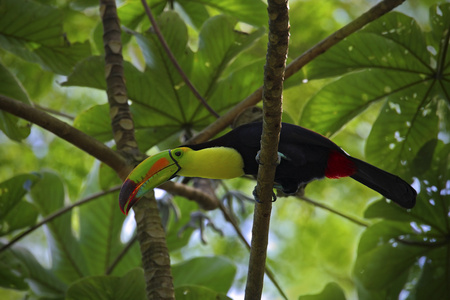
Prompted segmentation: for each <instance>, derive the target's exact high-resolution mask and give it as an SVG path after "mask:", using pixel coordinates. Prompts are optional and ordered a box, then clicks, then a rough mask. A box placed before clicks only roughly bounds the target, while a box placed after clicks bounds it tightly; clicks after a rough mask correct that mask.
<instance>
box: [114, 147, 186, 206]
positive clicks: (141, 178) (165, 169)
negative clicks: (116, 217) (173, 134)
mask: <svg viewBox="0 0 450 300" xmlns="http://www.w3.org/2000/svg"><path fill="white" fill-rule="evenodd" d="M180 169H181V168H180V166H179V165H178V163H177V161H176V160H175V159H173V157H172V154H171V150H167V151H163V152H160V153H158V154H155V155H153V156H150V157H149V158H147V159H146V160H144V161H143V162H141V163H140V164H139V165H138V166H137V167H136V168H134V170H133V171H131V173H130V174H129V175H128V177H127V179H125V181H124V182H123V184H122V188H121V190H120V194H119V205H120V209H121V210H122V212H123V213H124V214H126V215H127V214H128V212H129V211H130V209H131V207H132V206H133V205H134V204H136V202H138V201H139V199H140V198H141V197H142V196H144V194H145V193H147V192H148V191H150V190H151V189H153V188H155V187H157V186H158V185H160V184H162V183H164V182H166V181H167V180H169V179H171V178H172V177H174V176H175V175H176V174H177V173H178V171H179V170H180Z"/></svg>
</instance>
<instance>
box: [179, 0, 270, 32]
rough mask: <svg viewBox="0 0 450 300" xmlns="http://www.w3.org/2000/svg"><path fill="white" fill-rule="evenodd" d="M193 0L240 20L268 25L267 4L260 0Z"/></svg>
mask: <svg viewBox="0 0 450 300" xmlns="http://www.w3.org/2000/svg"><path fill="white" fill-rule="evenodd" d="M181 2H189V0H180V3H181ZM193 2H198V3H201V4H203V5H207V6H210V7H213V8H215V9H217V10H220V11H222V12H224V13H227V14H229V15H230V16H233V17H235V18H237V19H238V20H239V21H242V22H245V23H248V24H251V25H254V26H257V27H261V26H267V25H268V18H267V6H266V4H264V2H263V1H260V0H247V1H236V0H222V1H215V0H193Z"/></svg>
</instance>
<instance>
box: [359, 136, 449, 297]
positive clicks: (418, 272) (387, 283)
mask: <svg viewBox="0 0 450 300" xmlns="http://www.w3.org/2000/svg"><path fill="white" fill-rule="evenodd" d="M449 153H450V147H449V145H443V144H442V143H441V144H438V147H437V148H436V152H435V155H434V157H433V162H432V165H431V166H430V168H429V169H428V171H427V172H424V173H423V174H422V175H420V177H419V178H418V180H417V184H415V185H414V186H415V187H416V188H417V189H418V191H419V195H418V198H417V205H416V207H414V208H413V209H412V210H411V211H409V212H407V211H405V210H403V209H400V208H398V207H396V206H394V205H393V204H387V203H386V202H385V201H383V202H376V203H374V204H372V205H371V206H370V207H369V208H368V209H367V211H366V214H365V216H366V217H371V218H384V219H388V220H389V221H382V222H379V223H377V224H375V225H374V226H371V227H369V228H368V229H367V230H366V231H365V232H364V233H363V236H362V237H361V241H360V245H359V249H358V257H357V260H356V264H355V275H356V278H357V280H358V282H359V283H360V292H361V293H363V294H365V295H366V296H365V297H363V298H362V299H375V298H371V297H372V296H373V295H374V294H379V295H381V294H383V295H385V297H387V296H389V297H392V298H397V297H398V295H399V294H400V293H401V292H402V291H403V290H408V293H409V294H411V295H414V296H415V299H418V300H421V299H430V298H432V299H446V298H448V297H449V296H450V288H449V286H448V284H447V283H448V282H449V281H450V277H449V274H450V270H449V268H450V265H449V264H448V262H449V261H450V257H449V253H450V243H449V241H448V236H449V235H450V226H449V224H450V220H449V217H448V216H449V214H450V196H449V195H450V193H449V185H448V182H449V178H450V155H449ZM411 285H412V286H414V288H413V289H411V288H410V286H411ZM369 295H372V296H369Z"/></svg>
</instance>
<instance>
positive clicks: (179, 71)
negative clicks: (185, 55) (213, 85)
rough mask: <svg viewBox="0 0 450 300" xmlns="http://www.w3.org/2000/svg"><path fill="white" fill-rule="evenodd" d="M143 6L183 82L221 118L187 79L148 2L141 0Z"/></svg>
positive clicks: (210, 110) (204, 104) (208, 108)
mask: <svg viewBox="0 0 450 300" xmlns="http://www.w3.org/2000/svg"><path fill="white" fill-rule="evenodd" d="M141 2H142V5H143V6H144V9H145V13H146V14H147V16H148V18H149V20H150V23H151V24H152V26H153V31H154V32H155V34H156V36H157V37H158V39H159V42H160V43H161V46H162V47H163V48H164V51H165V52H166V53H167V56H168V57H169V59H170V61H171V62H172V64H173V65H174V67H175V69H176V70H177V71H178V73H179V74H180V75H181V78H183V81H184V82H185V83H186V85H187V86H188V88H189V89H190V90H191V91H192V93H193V94H194V96H195V97H196V98H197V99H198V100H199V101H200V103H201V104H202V105H203V106H204V107H205V108H206V109H207V110H208V111H209V112H210V113H211V114H212V115H213V116H214V117H216V118H219V117H220V115H219V114H218V113H217V112H216V111H215V110H214V109H213V108H212V107H211V106H209V104H208V103H207V102H206V100H205V98H203V96H202V95H200V93H199V91H198V90H197V89H196V88H195V87H194V85H193V83H192V82H191V80H190V79H189V78H188V77H187V75H186V73H185V72H184V71H183V69H182V68H181V66H180V64H179V63H178V61H177V59H176V58H175V56H174V55H173V53H172V50H170V47H169V45H168V44H167V42H166V40H165V39H164V36H163V35H162V33H161V30H159V26H158V23H157V22H156V20H155V18H154V17H153V14H152V11H151V9H150V7H149V6H148V5H147V1H146V0H141Z"/></svg>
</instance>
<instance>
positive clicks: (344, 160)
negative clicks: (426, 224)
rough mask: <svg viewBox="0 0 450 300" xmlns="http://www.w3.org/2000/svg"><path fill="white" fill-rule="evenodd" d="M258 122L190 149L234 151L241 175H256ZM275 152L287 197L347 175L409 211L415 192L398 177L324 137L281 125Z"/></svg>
mask: <svg viewBox="0 0 450 300" xmlns="http://www.w3.org/2000/svg"><path fill="white" fill-rule="evenodd" d="M261 133H262V123H260V122H259V123H250V124H246V125H242V126H240V127H238V128H236V129H234V130H232V131H230V132H229V133H227V134H225V135H223V136H221V137H219V138H217V139H214V140H211V141H209V142H206V143H202V144H197V145H188V146H187V147H190V148H191V149H193V150H200V149H204V148H210V147H220V146H222V147H230V148H234V149H236V150H237V151H238V152H239V153H240V155H241V156H242V158H243V161H244V173H245V174H248V175H255V176H256V175H257V172H258V163H257V161H256V159H255V158H256V155H257V153H258V151H259V150H260V138H261ZM278 152H279V153H281V161H280V164H279V165H278V166H277V170H276V173H275V182H276V183H277V185H279V186H281V187H282V190H283V192H285V193H287V194H293V193H295V192H296V191H297V190H298V188H299V187H301V186H304V185H305V184H307V183H308V182H310V181H312V180H315V179H321V178H324V177H329V178H340V177H346V176H350V177H352V178H353V179H355V180H357V181H359V182H360V183H362V184H364V185H366V186H368V187H369V188H371V189H373V190H375V191H377V192H378V193H380V194H381V195H383V196H385V197H386V198H389V199H391V200H393V201H394V202H396V203H397V204H399V205H400V206H402V207H405V208H412V207H413V206H414V204H415V201H416V195H417V193H416V191H415V190H414V189H413V188H412V187H411V186H410V185H409V184H408V183H407V182H405V181H404V180H403V179H401V178H400V177H398V176H396V175H393V174H391V173H388V172H386V171H383V170H381V169H379V168H377V167H375V166H372V165H370V164H368V163H366V162H363V161H361V160H359V159H356V158H353V157H351V156H349V155H348V154H346V153H345V152H344V151H343V150H342V149H341V148H340V147H339V146H337V145H336V144H335V143H333V142H332V141H331V140H329V139H328V138H326V137H324V136H322V135H320V134H318V133H316V132H313V131H311V130H308V129H305V128H303V127H300V126H296V125H292V124H288V123H282V128H281V133H280V142H279V145H278Z"/></svg>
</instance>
